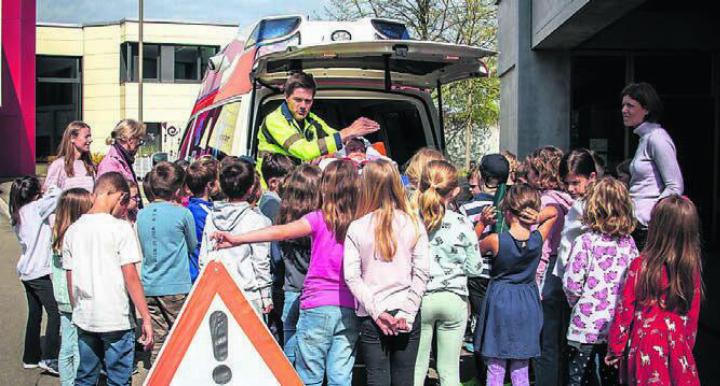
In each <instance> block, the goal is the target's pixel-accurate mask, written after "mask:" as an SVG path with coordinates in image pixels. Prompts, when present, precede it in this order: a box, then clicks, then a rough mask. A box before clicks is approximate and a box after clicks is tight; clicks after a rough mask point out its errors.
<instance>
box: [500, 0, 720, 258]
mask: <svg viewBox="0 0 720 386" xmlns="http://www.w3.org/2000/svg"><path fill="white" fill-rule="evenodd" d="M498 3H499V4H498V6H499V10H498V14H499V18H498V24H499V31H498V45H499V51H500V56H499V64H498V73H499V75H500V79H501V106H502V109H501V117H500V132H501V134H500V147H501V148H507V149H510V150H513V151H517V152H518V153H519V154H520V155H525V154H527V153H528V152H530V151H532V150H533V149H535V148H536V147H538V146H542V145H546V144H552V145H556V146H559V147H561V148H564V149H569V148H574V147H589V148H592V149H593V150H596V151H598V152H599V153H600V154H601V155H603V156H604V157H605V159H606V161H607V163H608V166H609V170H610V171H614V167H615V166H616V165H617V164H618V163H619V162H621V161H623V160H625V159H628V158H632V156H633V154H634V152H635V147H636V145H637V138H636V136H635V135H634V134H633V133H632V132H631V131H630V130H629V129H627V128H625V127H623V125H622V119H621V115H620V95H619V94H620V91H621V90H622V88H623V86H624V85H626V84H627V83H630V82H639V81H645V82H649V83H651V84H653V85H654V86H655V88H656V89H657V90H658V92H659V93H660V96H661V98H662V100H663V103H664V105H665V114H664V116H663V119H662V120H661V123H662V124H663V126H664V127H665V128H666V129H667V130H668V131H669V132H670V134H671V135H672V137H673V139H674V141H675V143H676V146H677V149H678V159H679V162H680V166H681V168H682V170H683V173H684V175H685V182H686V193H687V194H688V195H689V196H690V197H691V198H692V199H693V200H694V201H695V202H696V203H697V204H698V206H699V208H700V211H701V214H702V219H703V225H704V227H703V228H704V231H705V233H704V234H705V235H706V236H711V237H706V242H709V243H712V244H714V246H717V237H716V236H717V235H718V232H720V231H719V228H718V221H719V220H720V204H719V202H720V189H719V188H718V187H719V184H720V53H719V50H720V39H718V37H719V36H720V24H718V23H717V19H718V17H719V16H720V5H719V4H718V3H717V2H714V1H689V2H687V1H685V2H678V1H672V0H652V1H645V0H533V1H526V0H500V1H498Z"/></svg>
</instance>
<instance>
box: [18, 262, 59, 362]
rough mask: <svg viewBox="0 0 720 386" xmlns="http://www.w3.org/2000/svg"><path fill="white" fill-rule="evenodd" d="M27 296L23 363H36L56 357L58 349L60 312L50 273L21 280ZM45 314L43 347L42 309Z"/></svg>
mask: <svg viewBox="0 0 720 386" xmlns="http://www.w3.org/2000/svg"><path fill="white" fill-rule="evenodd" d="M22 283H23V286H24V287H25V295H26V296H27V304H28V318H27V325H26V326H25V352H24V353H23V363H27V364H37V363H38V362H40V360H41V359H56V358H57V357H58V351H59V349H60V344H59V343H60V313H59V312H58V308H57V303H56V302H55V294H54V293H53V286H52V281H51V280H50V275H45V276H43V277H39V278H37V279H33V280H26V281H22ZM43 308H45V313H46V314H47V318H48V319H47V326H46V327H45V349H44V350H43V349H42V348H41V346H40V326H41V324H42V309H43Z"/></svg>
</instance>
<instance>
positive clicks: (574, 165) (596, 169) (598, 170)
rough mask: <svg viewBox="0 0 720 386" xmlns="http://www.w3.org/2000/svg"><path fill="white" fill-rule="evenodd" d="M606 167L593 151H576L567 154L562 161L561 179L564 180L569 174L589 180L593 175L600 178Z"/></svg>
mask: <svg viewBox="0 0 720 386" xmlns="http://www.w3.org/2000/svg"><path fill="white" fill-rule="evenodd" d="M603 171H604V167H603V165H602V160H601V159H600V157H598V156H597V155H596V154H595V153H594V152H593V151H592V150H588V149H582V148H580V149H575V150H573V151H571V152H570V153H567V154H565V155H564V156H563V157H562V159H561V160H560V178H562V179H563V180H564V179H565V177H567V175H568V174H570V173H572V174H575V175H576V176H583V177H585V178H589V177H590V175H591V174H592V173H595V175H596V176H597V177H598V178H600V177H602V175H603Z"/></svg>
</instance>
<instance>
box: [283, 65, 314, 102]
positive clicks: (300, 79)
mask: <svg viewBox="0 0 720 386" xmlns="http://www.w3.org/2000/svg"><path fill="white" fill-rule="evenodd" d="M297 88H306V89H308V90H312V92H313V96H315V90H316V89H317V84H315V78H313V76H312V75H311V74H306V73H304V72H302V71H298V72H295V73H292V74H290V76H288V78H287V80H285V87H284V89H285V96H286V97H289V96H290V95H292V93H293V91H295V89H297Z"/></svg>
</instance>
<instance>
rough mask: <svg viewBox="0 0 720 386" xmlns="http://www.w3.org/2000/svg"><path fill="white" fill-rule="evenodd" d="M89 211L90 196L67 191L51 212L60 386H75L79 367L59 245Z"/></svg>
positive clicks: (60, 246)
mask: <svg viewBox="0 0 720 386" xmlns="http://www.w3.org/2000/svg"><path fill="white" fill-rule="evenodd" d="M90 207H92V198H91V196H90V192H88V191H87V190H85V189H82V188H71V189H69V190H66V191H65V192H63V193H62V195H60V199H59V200H58V204H57V208H56V210H55V226H54V227H53V232H52V235H53V241H52V254H53V256H52V282H53V293H54V295H55V301H56V302H57V306H58V311H60V354H59V355H58V370H59V372H60V385H62V386H71V385H74V384H75V374H77V369H78V366H79V365H80V351H79V349H78V331H77V327H75V325H73V324H72V305H71V304H70V295H69V293H68V283H67V275H66V272H67V271H65V270H64V269H63V268H62V245H63V238H64V236H65V232H66V231H67V230H68V228H70V225H72V224H73V223H74V222H75V221H77V219H79V218H80V216H82V215H83V214H85V213H87V212H88V211H89V210H90Z"/></svg>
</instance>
